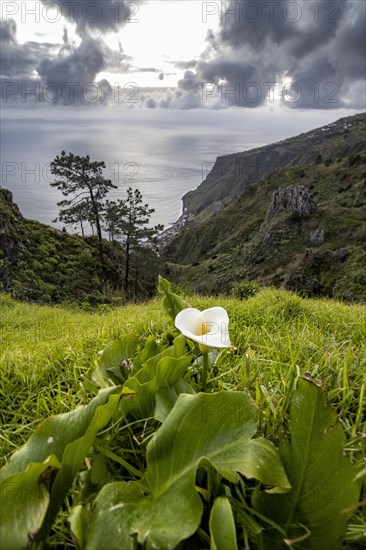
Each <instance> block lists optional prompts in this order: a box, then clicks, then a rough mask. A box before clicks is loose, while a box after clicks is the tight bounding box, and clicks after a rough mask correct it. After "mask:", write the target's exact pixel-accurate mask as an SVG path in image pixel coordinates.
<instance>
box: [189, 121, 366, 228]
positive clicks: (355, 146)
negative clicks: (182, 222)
mask: <svg viewBox="0 0 366 550" xmlns="http://www.w3.org/2000/svg"><path fill="white" fill-rule="evenodd" d="M364 134H365V114H359V115H356V116H353V117H347V118H342V119H340V120H338V121H337V122H334V123H332V124H329V125H328V126H323V127H321V128H318V129H315V130H312V131H311V132H307V133H303V134H300V135H298V136H296V137H293V138H289V139H286V140H283V141H280V142H278V143H274V144H271V145H267V146H265V147H259V148H257V149H252V150H250V151H245V152H242V153H234V154H232V155H225V156H222V157H218V158H217V160H216V163H215V165H214V167H213V168H212V170H211V172H210V173H209V174H208V176H207V178H206V179H205V180H204V181H203V182H202V183H201V184H200V185H199V186H198V187H197V189H195V190H193V191H190V192H188V193H186V194H185V195H184V197H183V199H182V200H183V212H184V214H185V216H186V218H192V217H195V218H196V221H197V222H198V223H199V222H200V221H202V220H204V219H207V217H208V216H210V215H212V214H214V213H216V212H217V211H218V210H220V209H221V208H222V207H223V206H224V205H225V204H227V203H228V202H229V201H230V200H232V199H233V198H235V197H238V196H239V195H241V193H243V192H244V190H245V189H246V187H247V186H249V185H251V184H252V183H255V182H256V181H259V180H261V179H263V178H265V177H266V176H267V175H268V174H270V173H272V172H273V171H274V170H276V169H280V168H285V167H288V166H294V165H297V164H300V165H304V164H312V163H314V162H315V160H316V158H317V157H318V155H321V156H322V157H324V158H329V157H330V156H331V154H333V155H335V154H337V156H344V155H350V154H352V153H357V152H358V151H359V150H360V148H362V141H363V139H364V137H365V135H364ZM336 150H337V151H336Z"/></svg>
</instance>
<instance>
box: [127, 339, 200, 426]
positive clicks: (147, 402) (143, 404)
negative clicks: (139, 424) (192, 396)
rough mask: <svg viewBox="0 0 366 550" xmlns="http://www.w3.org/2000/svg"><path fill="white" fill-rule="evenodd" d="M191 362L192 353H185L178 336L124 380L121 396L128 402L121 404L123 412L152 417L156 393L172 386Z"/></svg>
mask: <svg viewBox="0 0 366 550" xmlns="http://www.w3.org/2000/svg"><path fill="white" fill-rule="evenodd" d="M191 361H192V353H190V352H187V351H186V349H185V338H184V336H183V335H179V336H178V337H177V338H175V339H174V342H173V345H172V346H170V347H169V348H166V349H164V350H163V351H162V352H161V353H158V354H157V355H153V356H152V357H150V358H149V359H147V361H146V362H145V363H143V365H142V367H141V368H140V370H139V371H138V372H137V373H136V374H135V375H134V376H131V378H129V379H128V380H127V381H126V383H125V385H124V387H123V393H124V394H127V396H128V399H124V400H123V401H122V406H123V410H124V411H125V412H126V413H127V412H129V413H131V414H133V415H135V416H138V417H139V418H147V417H150V416H153V415H154V411H155V400H156V394H157V393H158V392H159V391H160V390H162V389H164V388H169V387H172V386H174V385H176V384H177V383H178V382H179V381H180V380H181V379H182V376H183V374H184V373H185V371H186V370H187V367H188V365H189V364H190V363H191Z"/></svg>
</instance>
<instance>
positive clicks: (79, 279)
mask: <svg viewBox="0 0 366 550" xmlns="http://www.w3.org/2000/svg"><path fill="white" fill-rule="evenodd" d="M0 219H1V231H0V292H8V293H11V294H12V296H13V297H14V298H16V299H18V300H27V301H31V302H40V303H53V304H54V303H56V304H58V303H62V302H69V303H70V302H76V303H79V304H86V305H87V304H89V305H91V306H96V305H98V304H101V303H106V302H109V303H110V302H111V301H119V302H120V303H124V302H126V301H127V300H131V299H142V298H147V297H149V296H151V295H152V294H154V293H155V288H156V281H157V271H158V268H159V259H158V257H157V254H156V253H155V251H154V250H153V248H144V249H143V250H142V248H141V247H140V248H139V249H138V250H134V251H133V254H132V253H131V254H132V258H131V259H130V278H129V280H130V285H131V289H130V291H129V293H128V295H127V293H126V292H125V291H124V283H125V270H124V265H125V260H126V254H125V250H124V246H123V244H121V243H118V242H116V241H114V242H108V241H106V240H104V241H103V256H104V259H103V263H104V268H103V270H102V269H101V262H100V246H99V241H98V238H97V237H95V236H89V237H84V238H83V237H81V236H79V235H71V234H69V233H67V232H66V231H60V230H57V229H54V228H52V227H49V226H48V225H45V224H42V223H39V222H36V221H33V220H27V219H25V218H24V217H23V216H22V214H21V213H20V212H19V209H18V207H17V206H16V205H15V204H14V203H13V202H12V197H11V193H9V192H8V191H6V190H4V189H0Z"/></svg>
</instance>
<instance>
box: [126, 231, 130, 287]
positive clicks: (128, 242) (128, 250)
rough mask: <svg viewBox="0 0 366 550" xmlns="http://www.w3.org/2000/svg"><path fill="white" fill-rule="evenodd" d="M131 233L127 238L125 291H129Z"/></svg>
mask: <svg viewBox="0 0 366 550" xmlns="http://www.w3.org/2000/svg"><path fill="white" fill-rule="evenodd" d="M130 259H131V258H130V233H128V234H127V239H126V261H125V292H126V294H127V292H128V278H129V275H130Z"/></svg>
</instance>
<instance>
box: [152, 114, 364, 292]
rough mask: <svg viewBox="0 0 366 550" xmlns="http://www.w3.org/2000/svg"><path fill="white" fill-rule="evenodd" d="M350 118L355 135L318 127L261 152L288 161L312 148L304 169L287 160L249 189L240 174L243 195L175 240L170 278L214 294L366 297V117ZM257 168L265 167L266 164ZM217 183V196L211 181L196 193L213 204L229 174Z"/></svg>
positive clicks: (206, 213) (205, 213) (203, 214)
mask: <svg viewBox="0 0 366 550" xmlns="http://www.w3.org/2000/svg"><path fill="white" fill-rule="evenodd" d="M347 120H348V121H349V124H350V123H351V122H350V121H352V123H353V126H352V127H351V129H350V130H347V131H345V130H344V129H343V124H342V129H339V128H338V126H337V125H339V122H338V123H336V126H335V129H334V130H332V131H329V132H322V131H321V130H320V131H314V133H313V134H311V133H309V134H311V135H310V136H309V134H305V135H303V136H298V137H297V138H292V139H291V140H288V141H286V142H285V143H281V144H280V145H279V144H275V145H273V146H268V147H267V148H262V149H263V150H262V149H260V150H258V151H260V152H261V153H260V155H262V154H264V152H263V151H264V150H267V149H270V150H271V151H272V153H273V151H276V150H277V148H279V149H281V151H282V152H281V155H282V156H283V155H284V154H285V153H284V151H286V150H296V147H299V148H300V149H301V151H302V147H303V146H305V145H306V147H307V149H306V151H307V152H306V155H305V156H302V157H301V158H299V159H297V161H296V163H295V165H293V164H291V159H292V157H291V159H290V158H287V157H286V158H287V161H286V162H287V163H288V165H287V166H286V167H284V168H276V169H273V171H271V172H270V174H269V175H268V176H266V177H264V178H259V179H258V180H255V179H254V180H251V181H250V182H246V183H245V181H246V180H245V178H244V179H243V178H239V180H240V186H241V187H240V190H239V191H238V193H239V195H240V196H236V197H235V195H234V194H233V193H232V192H230V195H225V198H223V199H222V202H221V206H220V209H219V211H218V212H216V213H214V214H213V213H212V208H211V207H209V206H208V207H207V208H206V209H204V210H202V211H200V213H199V214H198V215H197V216H196V217H195V219H194V220H193V221H190V222H188V223H187V224H186V226H185V227H183V229H182V230H181V231H180V232H178V234H177V235H176V236H174V237H173V238H171V239H170V240H168V241H167V242H166V243H165V246H164V249H163V258H164V259H165V261H166V263H167V269H166V272H165V273H166V275H167V276H168V277H170V278H171V279H173V280H174V281H176V282H177V283H179V284H181V285H183V286H187V285H189V286H190V287H191V288H192V290H193V291H195V292H202V293H205V294H215V293H230V292H233V293H234V294H237V290H236V289H237V285H238V284H247V283H248V282H256V283H258V284H260V285H274V286H277V287H282V288H286V289H288V290H293V291H296V292H298V293H300V294H302V295H304V296H326V297H330V298H336V299H340V300H346V301H358V302H364V301H366V254H365V249H364V243H365V240H366V225H365V219H366V145H365V140H364V137H363V136H362V130H363V129H364V115H358V116H357V117H351V118H350V119H347ZM319 134H320V135H319ZM325 134H326V135H327V136H328V139H325V137H324V135H325ZM316 135H318V138H317V139H315V137H314V136H316ZM314 140H315V142H316V145H314V143H313V141H314ZM304 144H305V145H304ZM309 144H312V147H310V146H309ZM290 146H291V147H290ZM292 146H294V149H292ZM318 151H321V154H320V153H318ZM272 153H271V154H272ZM248 154H249V153H248ZM255 154H258V155H259V153H254V152H253V155H255ZM268 154H269V153H268ZM239 155H244V156H243V163H244V167H245V162H246V161H245V155H246V153H240V154H239ZM282 156H281V158H282ZM253 158H254V157H253ZM255 158H256V157H255ZM224 159H228V160H227V161H228V162H229V161H230V162H234V160H235V159H232V158H231V156H229V157H222V158H221V161H222V162H224ZM324 159H325V160H324ZM292 160H293V159H292ZM253 162H254V161H253ZM257 162H259V165H257V166H261V161H260V158H259V160H257ZM250 166H251V165H250ZM273 166H274V167H275V166H276V164H274V165H273ZM279 166H281V164H279ZM243 169H244V168H243ZM232 170H234V168H232ZM214 173H217V170H216V172H215V169H214V170H213V173H212V177H213V175H214ZM241 173H242V172H241V171H239V174H241ZM229 174H230V178H232V177H234V175H235V174H233V173H231V172H229ZM217 177H218V178H219V179H218V180H217V187H216V184H215V185H214V184H213V187H212V193H211V190H210V189H211V187H210V188H209V187H208V186H209V180H210V177H208V178H207V180H205V182H204V183H203V184H202V186H200V187H199V188H198V190H197V197H200V196H201V195H202V193H203V194H204V193H206V198H207V201H209V202H210V201H211V200H212V199H213V198H214V196H215V189H220V193H221V192H222V193H225V186H226V184H227V183H228V181H229V180H230V178H229V180H228V176H227V175H226V176H225V177H224V176H220V177H221V180H220V177H219V174H218V173H217ZM230 181H231V180H230ZM220 182H221V183H220ZM211 183H212V182H211ZM230 189H231V188H230ZM199 190H200V191H199ZM198 191H199V192H198ZM195 193H196V191H192V197H194V196H195ZM210 208H211V210H210Z"/></svg>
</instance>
